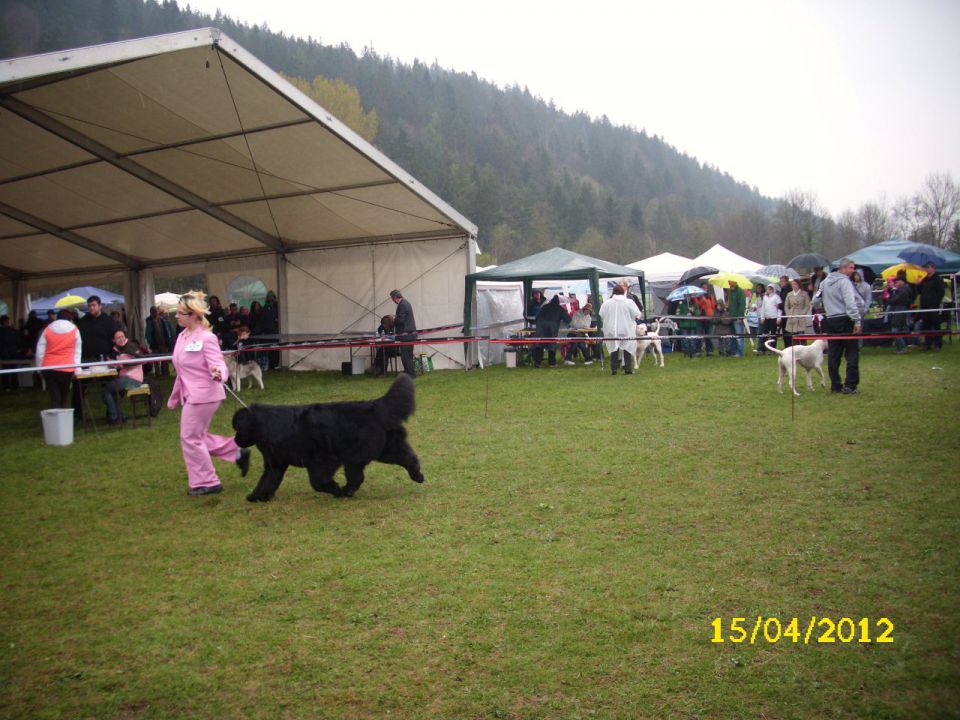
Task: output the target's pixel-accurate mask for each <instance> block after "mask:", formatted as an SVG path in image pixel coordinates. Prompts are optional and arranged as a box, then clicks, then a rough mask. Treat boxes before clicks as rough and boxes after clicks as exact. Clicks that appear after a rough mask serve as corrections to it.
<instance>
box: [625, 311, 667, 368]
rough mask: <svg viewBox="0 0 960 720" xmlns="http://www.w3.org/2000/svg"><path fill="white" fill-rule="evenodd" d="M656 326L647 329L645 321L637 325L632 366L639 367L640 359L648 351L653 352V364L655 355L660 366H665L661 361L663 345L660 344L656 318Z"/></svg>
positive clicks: (658, 323)
mask: <svg viewBox="0 0 960 720" xmlns="http://www.w3.org/2000/svg"><path fill="white" fill-rule="evenodd" d="M655 322H656V326H655V327H654V329H653V330H652V331H649V330H647V326H646V324H645V323H640V324H639V325H637V352H636V353H635V354H634V356H633V364H634V367H635V368H636V369H637V370H639V369H640V361H641V360H643V356H644V355H646V354H647V353H648V352H652V353H653V366H654V367H656V366H657V357H658V356H659V357H660V367H665V365H664V362H663V346H662V345H661V344H660V321H659V320H656V321H655Z"/></svg>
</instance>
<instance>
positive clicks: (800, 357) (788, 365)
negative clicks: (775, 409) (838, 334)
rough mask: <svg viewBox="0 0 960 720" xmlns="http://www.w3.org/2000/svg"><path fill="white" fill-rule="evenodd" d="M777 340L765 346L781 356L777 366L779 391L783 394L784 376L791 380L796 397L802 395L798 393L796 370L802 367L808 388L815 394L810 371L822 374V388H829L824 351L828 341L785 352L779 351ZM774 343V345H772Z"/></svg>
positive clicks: (815, 341) (795, 347)
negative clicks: (805, 374)
mask: <svg viewBox="0 0 960 720" xmlns="http://www.w3.org/2000/svg"><path fill="white" fill-rule="evenodd" d="M776 342H777V341H776V340H767V341H766V342H765V343H764V346H765V347H766V348H767V349H768V350H773V352H775V353H776V354H777V355H779V356H780V358H779V360H778V362H777V364H778V366H779V372H780V374H779V375H778V376H777V390H778V391H779V392H783V376H784V375H787V376H788V377H789V378H790V389H791V390H792V391H793V394H794V395H800V393H798V392H797V383H796V377H795V373H796V368H797V367H798V366H799V367H802V368H803V369H804V370H806V372H807V387H808V388H810V391H811V392H813V376H811V374H810V371H811V370H816V371H817V372H818V373H820V386H821V387H826V386H827V379H826V378H825V377H824V375H823V351H824V349H825V348H826V347H827V341H826V340H814V341H813V342H812V343H810V344H809V345H791V346H790V347H788V348H786V349H784V350H777V348H776ZM771 343H773V345H771Z"/></svg>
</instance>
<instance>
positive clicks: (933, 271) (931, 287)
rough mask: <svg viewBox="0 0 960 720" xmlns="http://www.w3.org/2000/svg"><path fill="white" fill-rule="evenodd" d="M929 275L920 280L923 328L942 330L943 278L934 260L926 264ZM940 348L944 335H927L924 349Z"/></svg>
mask: <svg viewBox="0 0 960 720" xmlns="http://www.w3.org/2000/svg"><path fill="white" fill-rule="evenodd" d="M926 271H927V276H926V277H925V278H924V279H923V280H921V281H920V309H921V310H923V311H924V312H922V313H921V316H922V317H923V329H924V330H927V331H938V330H940V312H933V311H934V310H937V311H939V310H940V305H941V303H942V302H943V294H944V288H943V278H942V277H941V276H940V274H939V273H938V272H937V266H936V265H934V264H933V263H932V262H930V263H927V264H926ZM934 347H935V348H937V349H938V350H939V349H941V348H942V347H943V336H942V335H937V336H933V335H927V337H926V341H925V342H924V344H923V349H924V350H930V349H931V348H934Z"/></svg>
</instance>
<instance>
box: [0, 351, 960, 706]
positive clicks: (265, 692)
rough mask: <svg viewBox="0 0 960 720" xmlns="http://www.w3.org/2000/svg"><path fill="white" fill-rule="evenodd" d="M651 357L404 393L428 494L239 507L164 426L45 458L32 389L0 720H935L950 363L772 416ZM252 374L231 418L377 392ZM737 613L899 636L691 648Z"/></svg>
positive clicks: (761, 375)
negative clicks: (189, 480)
mask: <svg viewBox="0 0 960 720" xmlns="http://www.w3.org/2000/svg"><path fill="white" fill-rule="evenodd" d="M667 359H668V360H669V362H668V363H667V367H666V368H665V369H662V370H661V369H656V370H654V369H653V367H652V366H651V365H650V364H649V360H648V361H647V363H646V364H645V365H644V367H643V368H642V369H641V370H640V373H639V374H638V375H635V376H634V377H632V378H626V377H624V376H618V377H616V378H613V377H610V375H609V373H608V371H607V370H601V368H599V367H597V366H594V367H592V368H584V367H581V366H578V367H576V368H567V367H561V368H560V369H558V370H547V369H543V370H536V371H535V370H532V369H523V368H521V369H511V370H508V369H506V368H503V367H496V368H493V369H489V370H486V371H483V372H470V373H463V372H437V373H432V374H429V375H427V376H425V377H422V378H419V379H418V380H417V392H418V398H417V399H418V411H417V414H416V415H415V416H414V418H413V419H412V420H411V421H410V423H409V430H410V435H411V441H412V444H413V445H414V447H415V448H416V449H417V451H418V453H419V454H420V457H421V462H422V465H423V470H424V473H425V475H426V477H427V482H426V483H424V484H423V485H416V484H414V483H412V482H410V481H409V480H408V479H407V478H406V474H405V472H404V471H403V470H402V469H400V468H396V467H393V466H385V465H379V464H375V465H371V466H370V468H369V469H368V473H367V481H366V483H365V484H364V485H363V486H362V487H361V489H360V490H359V492H358V493H357V495H356V497H354V498H352V499H334V498H331V497H330V496H328V495H321V494H316V493H314V492H313V491H312V490H311V489H310V487H309V484H308V483H307V480H306V476H305V473H304V472H303V471H302V470H299V469H291V471H290V472H289V473H288V475H287V479H286V481H285V482H284V484H283V485H282V486H281V488H280V490H279V492H278V494H277V497H276V499H275V501H274V502H271V503H267V504H257V505H254V504H250V503H247V502H246V501H245V500H244V495H245V494H246V492H248V491H249V489H250V488H251V487H252V486H253V484H254V483H255V481H256V477H257V475H258V474H259V471H260V468H261V460H260V458H259V454H258V453H256V452H255V453H254V460H253V463H252V467H251V474H250V476H248V477H247V478H245V479H241V478H240V477H239V475H238V473H237V470H236V468H235V467H233V466H231V465H223V464H221V465H218V469H219V470H220V471H221V477H222V479H223V482H224V486H225V492H224V493H223V494H222V495H219V496H211V497H205V498H191V497H187V495H186V480H185V473H184V469H183V464H182V459H181V456H180V450H179V445H178V440H177V423H178V417H179V415H178V413H171V412H168V411H166V410H164V411H163V412H162V413H161V415H160V417H159V418H158V419H157V421H155V423H154V426H153V428H152V429H147V428H137V429H135V430H131V429H126V430H123V431H116V430H109V431H104V432H101V433H100V434H98V435H92V434H83V433H78V435H77V437H76V442H75V443H74V444H73V445H71V446H69V447H64V448H57V447H48V446H45V445H44V444H43V440H42V434H41V430H40V422H39V410H40V409H41V408H42V407H43V406H44V403H45V397H44V396H43V395H42V394H41V393H39V392H23V393H19V394H17V395H9V394H5V395H3V396H2V399H0V403H2V405H0V438H2V440H0V450H2V457H3V460H2V466H3V468H4V471H3V479H2V481H0V493H2V495H0V523H2V528H3V530H2V533H0V537H2V546H0V552H2V558H3V559H2V563H0V571H2V598H0V599H2V606H3V616H2V620H0V716H2V717H17V718H61V717H78V718H79V717H82V718H121V719H130V718H185V717H190V718H382V717H388V716H389V717H398V718H426V717H431V718H434V717H435V718H581V717H582V718H743V717H762V718H918V717H957V716H958V714H960V711H958V708H960V613H958V602H957V598H958V595H960V592H958V591H960V587H958V585H960V580H958V578H960V556H958V550H957V548H958V540H960V487H958V482H957V481H958V477H960V473H958V471H957V460H958V452H957V451H958V449H960V443H958V439H957V438H958V436H957V420H958V418H960V400H958V398H960V346H957V345H951V346H948V347H947V348H946V349H945V350H944V351H943V352H941V353H937V354H928V353H920V352H912V353H911V354H908V355H906V356H894V355H893V354H892V351H891V350H890V349H868V350H865V351H864V355H863V357H862V360H861V370H862V376H863V382H862V385H861V394H860V395H858V396H856V397H841V396H830V395H829V394H827V393H825V392H823V391H822V390H821V389H820V388H819V385H818V386H817V388H818V389H817V392H815V393H813V394H810V393H807V392H806V391H805V390H804V391H803V395H802V397H800V398H797V399H796V400H795V402H792V401H791V399H790V396H789V395H788V394H784V395H777V393H776V387H775V384H774V383H775V379H776V370H775V363H774V360H773V359H771V358H757V357H748V358H745V359H744V360H742V361H735V360H729V359H718V358H714V359H711V360H704V359H698V360H685V359H683V358H682V357H678V356H677V355H668V356H667ZM933 366H937V367H938V368H940V369H933ZM266 383H267V389H266V391H263V392H260V391H245V393H244V394H243V397H244V398H245V399H248V400H253V399H255V400H258V401H265V402H276V403H295V402H312V401H321V400H335V399H346V398H369V397H374V396H377V395H379V394H381V393H382V392H383V390H384V389H385V388H386V387H387V383H386V382H385V381H375V380H372V379H367V378H343V377H340V376H337V375H332V374H308V373H286V372H284V373H279V374H277V373H274V374H270V375H268V376H267V378H266ZM235 407H236V402H235V401H233V400H232V399H230V398H229V397H228V400H227V401H226V402H225V403H224V406H223V408H222V409H221V411H220V412H219V413H218V415H217V417H216V419H215V428H214V429H215V430H217V431H220V432H228V428H229V422H230V416H231V414H232V412H233V410H234V408H235ZM338 479H339V480H340V481H341V482H342V475H341V476H339V478H338ZM758 615H762V616H764V617H766V616H776V617H779V618H781V619H789V618H793V617H798V618H800V623H801V627H804V625H803V623H805V622H806V621H807V620H808V619H809V618H810V616H812V615H815V616H817V617H824V616H825V617H831V618H834V619H839V618H841V617H851V618H853V619H855V620H859V619H860V618H863V617H866V618H870V619H871V620H874V621H875V620H876V619H878V618H880V617H887V618H890V619H891V620H892V621H893V623H894V628H895V629H894V633H893V637H894V640H895V642H894V643H893V644H886V645H878V644H859V643H852V644H841V643H835V644H818V643H811V644H809V645H804V644H803V642H802V637H801V642H799V643H797V644H794V643H792V642H788V641H786V640H781V641H780V642H779V643H776V644H771V643H766V642H757V643H755V644H754V645H750V644H749V643H744V644H734V643H732V642H729V641H728V642H725V643H723V644H714V643H711V642H710V640H711V637H712V635H713V629H712V627H711V621H713V619H714V618H717V617H720V618H723V620H724V628H725V634H729V630H728V625H729V621H730V619H731V618H732V617H734V616H740V617H746V618H748V621H747V625H748V628H747V629H748V631H749V630H750V629H751V628H752V623H753V622H754V621H755V619H756V617H757V616H758ZM872 634H873V635H874V636H875V635H876V631H873V633H872Z"/></svg>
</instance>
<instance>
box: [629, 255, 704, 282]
mask: <svg viewBox="0 0 960 720" xmlns="http://www.w3.org/2000/svg"><path fill="white" fill-rule="evenodd" d="M696 265H699V263H697V262H694V261H693V260H691V259H690V258H687V257H684V256H683V255H675V254H673V253H672V252H662V253H660V254H659V255H653V256H651V257H648V258H644V259H643V260H637V262H632V263H629V264H628V265H627V267H632V268H636V269H637V270H642V271H643V274H644V275H645V276H646V278H647V282H675V281H677V280H679V279H680V276H681V275H683V273H684V272H685V271H687V270H689V269H690V268H692V267H695V266H696Z"/></svg>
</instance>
